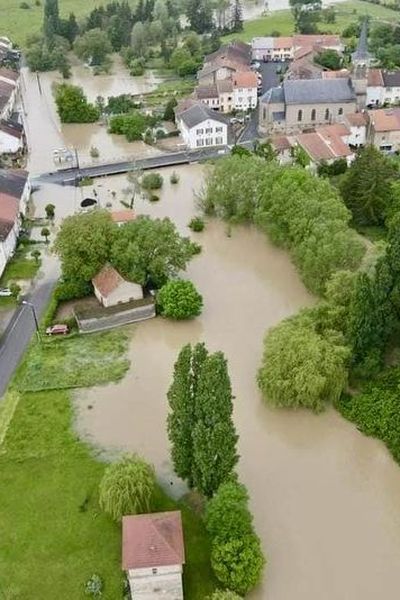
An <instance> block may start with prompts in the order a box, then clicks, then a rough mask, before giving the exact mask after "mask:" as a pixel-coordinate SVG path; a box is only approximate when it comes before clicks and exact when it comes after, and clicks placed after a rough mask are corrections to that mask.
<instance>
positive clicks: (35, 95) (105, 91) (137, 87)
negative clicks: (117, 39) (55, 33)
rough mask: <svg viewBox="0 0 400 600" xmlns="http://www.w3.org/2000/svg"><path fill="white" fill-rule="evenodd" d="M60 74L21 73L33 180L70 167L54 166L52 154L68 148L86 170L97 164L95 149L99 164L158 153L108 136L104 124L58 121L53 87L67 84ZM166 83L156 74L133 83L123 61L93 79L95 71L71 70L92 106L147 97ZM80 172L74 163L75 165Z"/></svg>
mask: <svg viewBox="0 0 400 600" xmlns="http://www.w3.org/2000/svg"><path fill="white" fill-rule="evenodd" d="M62 81H63V80H62V77H61V75H60V74H59V73H58V72H55V71H52V72H47V73H40V74H36V73H31V72H30V71H29V70H28V69H27V68H23V69H22V70H21V92H22V98H23V104H22V107H21V108H22V110H23V113H24V124H25V130H26V135H27V140H28V148H29V157H28V169H29V171H30V172H31V173H32V174H33V175H36V174H40V173H45V172H47V171H52V170H55V169H56V168H58V167H59V166H61V167H67V166H70V163H68V164H63V165H58V164H56V163H55V162H54V157H53V152H54V150H57V149H60V148H68V149H69V150H71V151H72V152H75V150H76V151H77V153H78V157H79V161H80V164H81V166H85V165H89V164H93V163H95V162H96V161H94V160H93V159H92V158H91V157H90V149H91V147H92V146H94V147H96V148H97V150H98V151H99V154H100V155H99V158H98V159H97V160H98V161H99V162H107V161H117V160H127V159H131V160H132V159H134V158H135V157H136V156H148V155H152V154H155V153H157V152H158V150H155V149H154V148H152V147H151V146H148V145H146V144H144V143H143V142H133V143H129V142H127V141H126V139H125V137H124V136H122V135H111V134H109V133H107V127H106V126H105V125H104V124H99V123H90V124H86V125H82V124H79V125H76V124H62V123H60V119H59V118H58V115H57V111H56V106H55V103H54V97H53V86H54V84H57V83H62ZM161 81H162V79H161V78H159V77H157V76H156V74H155V72H154V71H147V72H146V73H145V74H144V75H143V76H142V77H131V76H130V75H129V73H128V71H127V69H126V68H125V67H124V65H123V64H122V62H121V59H120V58H119V57H118V56H115V57H114V63H113V66H112V69H111V72H110V74H105V75H93V73H92V70H91V69H89V68H88V67H85V66H84V65H82V64H80V63H78V64H74V65H73V66H72V74H71V78H70V79H69V80H68V83H72V84H74V85H79V86H81V87H83V89H84V92H85V94H86V96H87V97H88V99H89V100H90V101H91V102H94V101H95V100H96V98H97V96H103V97H104V98H108V97H109V96H117V95H119V94H144V93H146V92H150V91H152V90H153V89H155V88H156V87H157V85H158V84H159V83H160V82H161ZM71 165H72V166H75V162H73V163H71Z"/></svg>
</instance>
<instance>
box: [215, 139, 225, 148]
mask: <svg viewBox="0 0 400 600" xmlns="http://www.w3.org/2000/svg"><path fill="white" fill-rule="evenodd" d="M215 143H216V145H217V146H222V144H223V143H224V139H223V138H222V137H216V138H215Z"/></svg>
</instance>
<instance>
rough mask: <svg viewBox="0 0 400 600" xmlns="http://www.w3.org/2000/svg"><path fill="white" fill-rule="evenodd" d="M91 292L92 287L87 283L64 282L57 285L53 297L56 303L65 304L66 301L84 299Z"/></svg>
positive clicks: (77, 281) (79, 281) (76, 281)
mask: <svg viewBox="0 0 400 600" xmlns="http://www.w3.org/2000/svg"><path fill="white" fill-rule="evenodd" d="M92 292H93V286H92V284H91V283H90V282H88V281H81V280H75V279H71V280H68V279H67V280H64V281H60V282H59V283H58V284H57V287H56V289H55V290H54V297H55V298H56V299H57V301H58V302H65V301H66V300H75V299H77V298H84V297H85V296H89V295H90V294H91V293H92Z"/></svg>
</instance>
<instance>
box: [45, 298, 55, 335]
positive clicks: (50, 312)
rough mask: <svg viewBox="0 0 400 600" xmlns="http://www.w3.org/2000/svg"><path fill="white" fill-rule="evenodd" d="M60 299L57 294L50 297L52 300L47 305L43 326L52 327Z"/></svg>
mask: <svg viewBox="0 0 400 600" xmlns="http://www.w3.org/2000/svg"><path fill="white" fill-rule="evenodd" d="M57 307H58V300H57V299H56V297H55V295H53V296H52V297H51V299H50V302H49V303H48V305H47V308H46V312H45V314H44V317H43V326H44V328H46V327H50V325H52V324H53V319H54V315H55V314H56V312H57Z"/></svg>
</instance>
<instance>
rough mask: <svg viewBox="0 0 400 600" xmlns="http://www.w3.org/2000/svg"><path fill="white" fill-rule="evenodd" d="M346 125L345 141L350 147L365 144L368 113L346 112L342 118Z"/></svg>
mask: <svg viewBox="0 0 400 600" xmlns="http://www.w3.org/2000/svg"><path fill="white" fill-rule="evenodd" d="M343 123H344V124H345V125H346V126H347V129H348V132H349V133H348V135H347V137H346V143H347V144H348V145H349V146H351V147H352V148H359V147H360V146H365V144H366V143H367V127H368V115H367V113H366V112H355V113H348V114H347V115H345V117H344V119H343Z"/></svg>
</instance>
